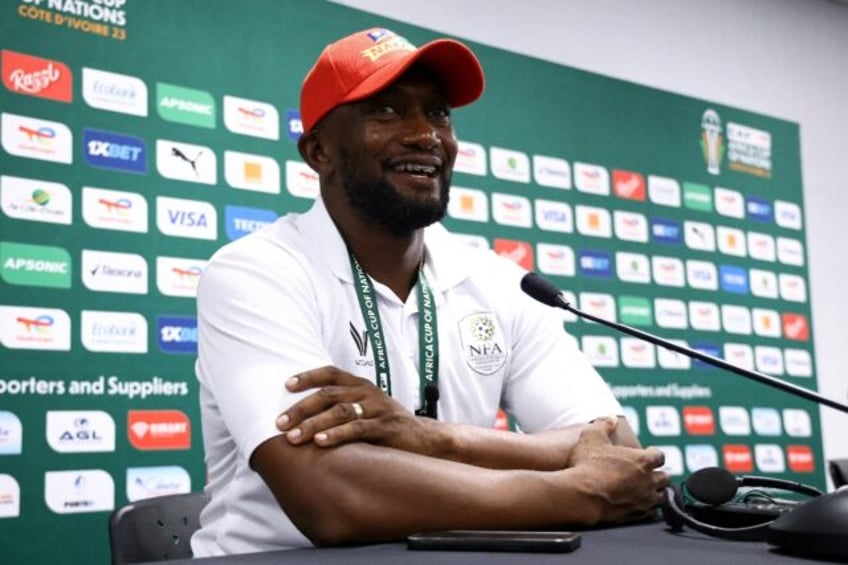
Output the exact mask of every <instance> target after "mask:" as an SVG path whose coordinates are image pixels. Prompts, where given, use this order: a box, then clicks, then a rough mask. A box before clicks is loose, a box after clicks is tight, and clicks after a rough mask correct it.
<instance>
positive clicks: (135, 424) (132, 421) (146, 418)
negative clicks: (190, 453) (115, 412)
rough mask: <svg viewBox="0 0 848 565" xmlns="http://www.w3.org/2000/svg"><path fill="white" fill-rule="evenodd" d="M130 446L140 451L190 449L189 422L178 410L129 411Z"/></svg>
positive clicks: (128, 432)
mask: <svg viewBox="0 0 848 565" xmlns="http://www.w3.org/2000/svg"><path fill="white" fill-rule="evenodd" d="M127 436H128V438H129V442H130V445H132V446H133V447H134V448H136V449H139V450H142V451H158V450H177V449H190V448H191V422H190V421H189V419H188V416H186V415H185V413H184V412H182V411H180V410H130V411H129V412H128V413H127Z"/></svg>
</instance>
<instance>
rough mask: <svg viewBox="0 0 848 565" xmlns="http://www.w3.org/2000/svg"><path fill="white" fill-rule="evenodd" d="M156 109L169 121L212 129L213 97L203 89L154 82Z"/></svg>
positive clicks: (213, 125)
mask: <svg viewBox="0 0 848 565" xmlns="http://www.w3.org/2000/svg"><path fill="white" fill-rule="evenodd" d="M156 111H157V112H158V113H159V117H160V118H162V119H163V120H166V121H169V122H177V123H180V124H187V125H190V126H197V127H202V128H210V129H213V128H214V127H215V120H216V117H215V99H214V98H212V95H211V94H209V93H208V92H206V91H203V90H195V89H193V88H185V87H183V86H177V85H174V84H166V83H164V82H157V83H156Z"/></svg>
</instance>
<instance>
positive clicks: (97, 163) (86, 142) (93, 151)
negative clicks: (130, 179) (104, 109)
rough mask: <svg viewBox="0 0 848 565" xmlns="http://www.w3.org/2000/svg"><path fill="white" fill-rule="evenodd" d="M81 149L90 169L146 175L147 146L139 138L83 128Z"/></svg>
mask: <svg viewBox="0 0 848 565" xmlns="http://www.w3.org/2000/svg"><path fill="white" fill-rule="evenodd" d="M83 147H84V148H85V160H86V162H87V163H88V164H89V165H91V166H92V167H99V168H102V169H115V170H118V171H125V172H128V173H140V174H146V173H147V146H146V145H145V143H144V140H143V139H141V138H139V137H134V136H131V135H124V134H121V133H112V132H108V131H100V130H96V129H90V128H85V130H84V132H83Z"/></svg>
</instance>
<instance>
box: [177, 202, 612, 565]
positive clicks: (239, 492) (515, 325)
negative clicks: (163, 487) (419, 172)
mask: <svg viewBox="0 0 848 565" xmlns="http://www.w3.org/2000/svg"><path fill="white" fill-rule="evenodd" d="M424 241H425V249H426V252H425V265H424V272H425V276H426V277H427V280H428V281H429V283H430V286H431V288H432V291H433V295H434V296H433V298H434V302H435V305H436V312H437V320H438V338H439V393H440V396H439V404H438V410H439V419H440V420H443V421H448V422H457V423H465V424H473V425H477V426H486V427H491V426H492V425H493V424H494V422H495V418H496V415H497V411H498V408H499V407H500V406H502V407H503V408H504V409H505V410H507V411H508V412H509V413H511V414H512V415H514V416H515V418H516V419H517V421H518V423H519V425H520V427H521V428H522V430H524V431H527V432H537V431H542V430H547V429H552V428H558V427H563V426H566V425H569V424H574V423H579V422H588V421H590V420H592V419H594V418H597V417H598V416H602V415H609V414H620V413H621V407H620V405H619V404H618V402H617V401H616V400H615V398H614V397H613V395H612V394H611V392H610V390H609V388H608V387H607V385H606V384H605V383H604V382H603V380H602V379H601V378H600V376H599V375H598V374H597V372H596V371H595V370H594V368H593V367H592V366H591V365H590V364H589V362H588V361H587V360H586V358H585V357H584V356H583V354H582V353H581V352H580V351H579V350H578V348H577V345H576V342H575V340H574V339H573V337H571V336H569V335H568V334H567V333H566V332H565V331H564V330H563V327H562V316H561V314H560V313H559V312H557V311H556V310H554V309H553V308H549V307H547V306H544V305H542V304H539V303H538V302H536V301H535V300H533V299H531V298H529V297H528V296H526V295H525V294H524V293H523V292H522V291H521V289H520V280H521V277H522V275H523V274H524V271H523V270H522V269H521V268H520V267H518V266H517V265H516V264H514V263H513V262H511V261H509V260H507V259H505V258H502V257H499V256H497V255H496V254H495V253H493V252H491V251H488V250H485V251H483V250H475V249H471V248H468V247H466V246H464V245H461V244H458V243H457V242H456V241H454V240H453V239H452V236H451V235H450V234H449V233H448V232H447V231H446V230H445V229H444V227H443V226H441V225H438V224H437V225H433V226H430V227H428V228H427V229H426V230H425V236H424ZM374 287H375V292H376V294H377V295H378V306H379V314H380V319H381V322H382V326H383V333H384V335H385V341H386V344H387V345H386V347H387V350H388V356H389V366H390V369H391V388H392V396H393V397H394V398H395V399H396V400H397V401H398V402H399V403H400V404H402V405H403V406H405V407H406V408H408V409H409V410H410V411H412V410H416V409H418V408H420V405H421V402H420V393H419V386H420V385H419V375H418V359H419V357H418V347H419V340H418V304H417V298H416V293H415V292H411V293H410V294H409V297H408V298H407V300H406V302H401V300H400V299H398V297H397V296H396V295H395V294H394V293H392V292H391V291H390V290H389V289H388V288H387V287H385V286H384V285H382V284H380V283H378V282H376V281H375V282H374ZM197 301H198V328H199V343H198V352H199V355H198V360H197V364H196V372H197V377H198V379H199V381H200V402H201V418H202V427H203V443H204V448H205V451H206V464H207V472H208V484H207V486H206V490H207V491H208V492H209V493H210V494H211V496H212V500H211V502H210V503H209V505H208V506H207V507H206V509H205V510H204V511H203V514H202V515H201V524H202V528H201V529H200V530H199V531H198V532H197V533H196V534H195V535H194V537H193V538H192V548H193V550H194V553H195V555H196V556H206V555H218V554H222V553H246V552H252V551H265V550H272V549H281V548H292V547H301V546H308V545H310V542H309V540H308V539H307V538H306V537H305V536H303V534H301V533H300V532H299V531H298V530H297V528H296V527H295V526H294V525H293V524H292V522H291V521H290V520H289V519H288V518H287V517H286V515H285V513H284V512H283V511H282V510H281V509H280V507H279V505H278V504H277V502H276V500H275V499H274V498H273V496H272V495H271V492H270V490H269V489H268V487H267V486H266V485H265V483H264V482H263V481H262V479H261V477H260V476H259V475H258V474H257V473H255V472H254V471H252V470H251V469H250V467H249V466H248V461H249V459H250V455H251V453H252V452H253V450H254V449H256V447H258V446H259V445H260V444H261V443H263V442H264V441H266V440H267V439H269V438H271V437H273V436H275V435H278V434H279V432H278V430H277V428H276V426H275V419H276V417H277V415H279V414H280V413H281V412H282V411H283V410H285V409H286V408H287V407H288V406H290V405H291V404H293V403H294V402H295V401H296V400H297V399H298V398H300V397H301V396H303V395H302V394H301V395H295V394H291V393H288V392H286V390H285V386H284V383H285V381H286V379H287V378H288V377H290V376H292V375H294V374H296V373H299V372H302V371H305V370H308V369H314V368H317V367H321V366H325V365H335V366H337V367H339V368H341V369H344V370H346V371H349V372H350V373H353V374H355V375H358V376H362V377H366V378H368V379H371V380H372V382H373V381H374V380H375V373H374V366H373V363H374V356H373V348H372V347H371V346H370V344H369V346H368V347H367V348H366V350H365V351H362V350H361V349H360V348H361V347H362V345H361V343H362V339H361V337H360V338H358V339H357V338H355V337H354V334H355V333H356V334H358V336H361V335H362V334H363V332H364V329H365V323H364V320H363V316H362V311H361V309H360V305H359V302H358V300H357V297H356V292H355V290H354V286H353V274H352V272H351V267H350V261H349V258H348V253H347V249H346V247H345V245H344V242H343V240H342V238H341V236H340V235H339V233H338V231H337V229H336V227H335V225H334V224H333V222H332V221H331V219H330V217H329V214H328V213H327V210H326V208H325V207H324V204H323V202H322V201H321V200H320V198H319V199H318V200H316V202H315V204H314V206H313V207H312V209H311V210H309V211H308V212H306V213H305V214H288V215H286V216H284V217H282V218H280V219H279V220H277V221H276V222H275V223H274V224H273V225H271V226H269V227H268V228H266V229H264V230H262V231H259V232H254V233H252V234H250V235H247V236H245V237H243V238H241V239H239V240H237V241H234V242H232V243H230V244H228V245H226V246H224V247H223V248H221V249H220V250H219V251H218V252H217V253H215V255H214V256H213V257H212V259H211V260H210V261H209V263H208V264H207V266H206V269H205V271H204V273H203V275H202V277H201V281H200V285H199V288H198V296H197Z"/></svg>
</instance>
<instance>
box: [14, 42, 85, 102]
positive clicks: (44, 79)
mask: <svg viewBox="0 0 848 565" xmlns="http://www.w3.org/2000/svg"><path fill="white" fill-rule="evenodd" d="M2 59H3V63H2V67H3V71H2V72H3V84H4V85H5V86H6V88H8V89H9V90H11V91H12V92H17V93H18V94H26V95H27V96H38V97H40V98H49V99H50V100H58V101H59V102H70V101H71V100H72V98H73V78H72V76H71V70H70V69H69V68H68V66H67V65H65V64H64V63H60V62H59V61H53V60H51V59H42V58H41V57H34V56H32V55H25V54H23V53H17V52H15V51H8V50H6V49H3V54H2Z"/></svg>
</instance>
